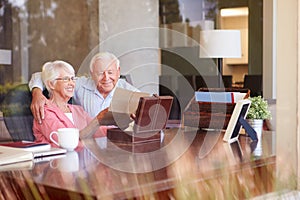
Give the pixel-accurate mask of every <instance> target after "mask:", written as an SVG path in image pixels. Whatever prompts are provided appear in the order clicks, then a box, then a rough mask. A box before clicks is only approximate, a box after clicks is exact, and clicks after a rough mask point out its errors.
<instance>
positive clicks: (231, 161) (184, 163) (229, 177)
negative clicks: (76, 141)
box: [0, 128, 275, 199]
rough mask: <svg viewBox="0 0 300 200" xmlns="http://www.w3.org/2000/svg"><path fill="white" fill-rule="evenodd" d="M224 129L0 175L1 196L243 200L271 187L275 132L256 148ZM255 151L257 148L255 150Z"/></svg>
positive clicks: (97, 144)
mask: <svg viewBox="0 0 300 200" xmlns="http://www.w3.org/2000/svg"><path fill="white" fill-rule="evenodd" d="M223 135H224V133H223V132H213V131H210V132H205V131H191V130H189V131H187V130H183V129H178V128H173V129H167V130H165V131H164V134H163V137H162V139H161V142H160V141H158V142H153V143H145V144H142V145H135V146H132V145H124V144H123V145H120V144H119V145H116V144H114V143H111V142H109V141H107V140H106V138H100V139H96V140H88V141H85V143H86V145H87V147H88V148H85V149H82V150H80V151H78V152H76V151H74V152H69V153H68V154H67V155H65V156H63V157H61V158H56V159H53V160H50V161H47V160H46V161H39V162H37V163H35V164H34V166H33V167H32V168H30V169H23V170H11V171H3V172H1V173H0V187H1V188H0V190H1V193H0V195H1V196H0V199H1V198H3V199H13V198H19V199H132V198H133V197H136V199H147V198H149V199H150V198H152V199H172V198H175V199H193V198H194V199H246V198H249V197H253V196H257V195H260V194H264V193H267V192H272V191H273V190H274V183H273V182H274V179H275V133H274V132H264V133H263V137H262V139H261V140H260V142H259V144H258V143H254V142H252V141H251V140H250V138H249V137H246V136H245V135H241V136H240V138H239V143H235V144H231V145H230V144H228V143H224V142H223V141H222V139H223ZM255 147H256V148H255Z"/></svg>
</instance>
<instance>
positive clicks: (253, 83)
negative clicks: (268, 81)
mask: <svg viewBox="0 0 300 200" xmlns="http://www.w3.org/2000/svg"><path fill="white" fill-rule="evenodd" d="M244 88H247V89H249V90H250V96H251V97H254V96H262V95H263V91H262V75H245V77H244Z"/></svg>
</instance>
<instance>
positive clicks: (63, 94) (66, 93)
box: [51, 69, 75, 102]
mask: <svg viewBox="0 0 300 200" xmlns="http://www.w3.org/2000/svg"><path fill="white" fill-rule="evenodd" d="M74 77H75V75H74V74H73V73H70V72H68V71H66V70H64V69H59V75H58V77H57V78H56V79H55V80H54V81H51V89H52V98H53V99H55V100H56V101H61V102H68V101H69V99H70V98H71V97H72V96H73V95H74V88H75V78H74Z"/></svg>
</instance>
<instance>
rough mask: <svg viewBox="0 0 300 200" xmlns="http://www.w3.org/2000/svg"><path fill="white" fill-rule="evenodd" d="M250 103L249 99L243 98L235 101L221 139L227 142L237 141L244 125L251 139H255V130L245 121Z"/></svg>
mask: <svg viewBox="0 0 300 200" xmlns="http://www.w3.org/2000/svg"><path fill="white" fill-rule="evenodd" d="M250 105H251V101H250V100H249V99H243V100H240V101H238V102H237V103H236V105H235V107H234V110H233V113H232V115H231V118H230V120H229V123H228V127H227V129H226V131H225V134H224V137H223V141H225V142H229V143H232V142H235V141H237V140H238V138H239V134H240V130H241V128H242V127H244V129H245V131H246V132H247V133H248V135H249V136H250V137H251V139H252V140H253V141H256V140H257V135H256V132H255V130H254V129H253V128H252V127H251V126H250V125H249V124H248V122H247V121H246V117H247V113H248V110H249V108H250Z"/></svg>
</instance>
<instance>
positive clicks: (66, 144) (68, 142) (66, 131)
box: [50, 128, 79, 151]
mask: <svg viewBox="0 0 300 200" xmlns="http://www.w3.org/2000/svg"><path fill="white" fill-rule="evenodd" d="M53 135H57V138H58V141H55V139H54V138H53ZM50 140H51V141H52V142H53V143H54V144H56V145H57V146H60V147H62V148H64V149H67V151H73V150H74V149H75V148H76V147H77V145H78V142H79V129H77V128H59V129H58V130H57V131H52V132H51V133H50Z"/></svg>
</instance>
